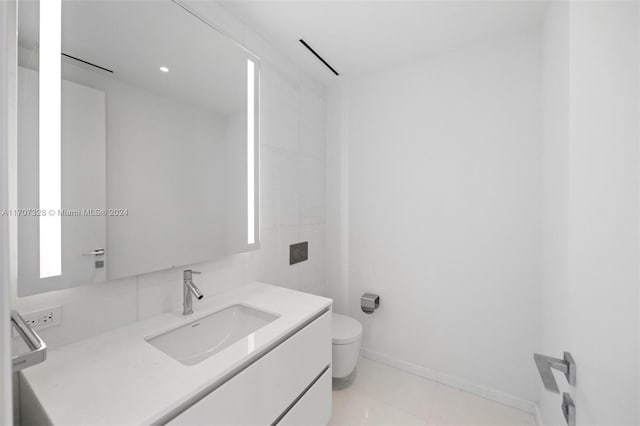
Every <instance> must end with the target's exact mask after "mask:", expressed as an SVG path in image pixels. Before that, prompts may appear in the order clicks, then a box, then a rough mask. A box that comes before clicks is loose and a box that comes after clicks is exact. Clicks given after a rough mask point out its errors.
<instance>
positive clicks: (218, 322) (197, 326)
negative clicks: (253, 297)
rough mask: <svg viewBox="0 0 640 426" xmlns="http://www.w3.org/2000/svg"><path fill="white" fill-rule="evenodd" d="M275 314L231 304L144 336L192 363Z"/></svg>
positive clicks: (157, 346)
mask: <svg viewBox="0 0 640 426" xmlns="http://www.w3.org/2000/svg"><path fill="white" fill-rule="evenodd" d="M277 318H278V315H274V314H270V313H268V312H264V311H261V310H259V309H255V308H250V307H248V306H245V305H239V304H238V305H231V306H229V307H228V308H225V309H222V310H220V311H218V312H214V313H212V314H210V315H207V316H205V317H202V318H199V319H197V320H195V321H193V322H190V323H188V324H185V325H183V326H180V327H178V328H174V329H173V330H170V331H167V332H165V333H162V334H160V335H158V336H155V337H150V338H147V339H145V340H146V341H147V342H148V343H149V344H151V345H153V346H155V347H156V348H158V349H159V350H161V351H162V352H164V353H165V354H167V355H169V356H170V357H172V358H174V359H176V360H178V361H180V362H181V363H182V364H184V365H194V364H198V363H199V362H202V361H204V360H205V359H207V358H209V357H210V356H212V355H215V354H217V353H218V352H220V351H221V350H223V349H224V348H226V347H229V346H231V345H232V344H234V343H236V342H237V341H239V340H240V339H242V338H244V337H247V336H250V335H251V334H253V333H255V332H256V331H257V330H259V329H261V328H262V327H264V326H265V325H267V324H269V323H270V322H272V321H274V320H276V319H277ZM250 342H252V340H250ZM248 349H249V350H253V348H248Z"/></svg>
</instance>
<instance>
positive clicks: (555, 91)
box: [540, 2, 640, 425]
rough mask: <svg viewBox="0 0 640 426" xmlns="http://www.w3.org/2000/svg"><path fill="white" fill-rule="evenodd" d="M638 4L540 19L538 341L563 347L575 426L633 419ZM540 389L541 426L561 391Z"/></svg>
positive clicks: (575, 8) (557, 349) (598, 5)
mask: <svg viewBox="0 0 640 426" xmlns="http://www.w3.org/2000/svg"><path fill="white" fill-rule="evenodd" d="M638 9H639V5H638V3H637V2H575V3H570V4H569V5H555V4H554V5H552V6H551V8H550V9H549V12H548V15H547V18H546V23H545V27H544V39H545V44H544V45H543V51H544V58H545V60H546V61H547V63H546V68H545V70H547V73H546V74H545V78H544V85H543V88H544V98H545V105H546V106H548V107H549V108H548V110H547V111H546V114H545V120H544V122H545V125H544V127H545V130H546V132H545V137H544V145H545V147H546V148H547V149H546V155H545V157H544V163H545V170H547V171H548V174H547V176H548V177H549V182H548V184H547V185H545V193H546V194H548V196H547V197H545V210H546V211H547V212H553V215H554V217H551V216H547V218H548V219H549V220H548V221H547V222H545V230H546V231H547V232H546V235H548V238H545V240H544V248H545V250H546V252H547V253H559V255H558V256H555V257H553V256H546V257H545V261H544V262H543V271H544V272H543V277H545V278H546V279H545V280H543V294H542V308H543V309H542V314H543V317H545V318H546V319H547V320H546V321H545V322H544V323H543V335H542V337H543V340H542V346H541V347H542V348H544V350H549V351H552V352H554V353H555V354H556V355H557V356H559V355H560V353H561V351H563V350H570V351H571V352H572V354H573V356H574V358H575V360H576V363H577V366H578V370H577V371H578V377H577V386H576V387H575V388H573V389H569V392H570V393H572V394H573V397H574V399H575V401H576V407H577V421H578V424H582V425H603V424H610V425H614V424H615V425H636V424H638V423H639V422H640V412H639V411H638V410H639V409H640V404H638V402H639V401H640V391H639V383H638V378H639V365H638V360H639V359H640V353H639V348H638V334H639V330H638V328H639V327H638V326H639V324H638V318H639V317H638V314H639V309H638V304H639V303H638V297H639V292H638V278H639V275H638V259H639V258H638V255H639V254H640V253H639V249H638V245H639V235H638V230H639V229H638V220H639V217H640V209H639V206H638V191H639V189H640V188H639V181H638V178H639V177H640V176H639V166H638V142H639V141H638V136H639V132H638V114H639V108H638V104H639V101H640V96H639V89H640V85H639V80H640V66H639V48H640V43H639V37H640V27H639V12H640V11H639V10H638ZM551 104H554V105H555V107H554V108H553V109H551V107H550V106H551ZM560 105H562V107H560ZM552 180H556V181H557V182H556V183H558V184H559V186H560V187H561V188H558V187H553V185H552V184H551V181H552ZM554 198H560V201H561V203H560V204H558V205H555V206H554V205H552V204H555V203H556V201H557V200H555V199H554ZM556 231H559V232H557V234H556V235H555V237H552V236H551V234H553V233H554V232H556ZM550 355H553V353H550ZM557 378H558V380H559V383H560V384H561V386H562V387H563V388H564V389H563V390H566V388H567V386H566V381H565V380H564V378H562V377H561V376H560V375H558V376H557ZM540 395H541V398H540V409H541V413H542V417H543V419H544V421H545V423H546V424H563V423H564V422H563V419H562V418H561V416H560V415H559V409H558V406H557V404H559V402H560V399H559V396H558V395H555V396H550V395H549V394H548V393H546V392H545V391H544V390H543V389H540Z"/></svg>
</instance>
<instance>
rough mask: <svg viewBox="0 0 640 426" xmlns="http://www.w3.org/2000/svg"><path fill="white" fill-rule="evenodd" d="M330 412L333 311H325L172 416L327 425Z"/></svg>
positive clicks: (180, 420) (179, 421)
mask: <svg viewBox="0 0 640 426" xmlns="http://www.w3.org/2000/svg"><path fill="white" fill-rule="evenodd" d="M330 417H331V312H325V313H324V314H322V315H321V316H320V317H319V318H317V319H315V320H314V321H312V322H311V323H309V324H308V325H306V326H305V327H304V328H302V329H301V330H299V331H298V332H296V333H295V334H293V335H292V336H291V337H289V338H288V339H287V340H285V341H284V342H282V343H281V344H279V345H278V346H276V347H275V348H273V349H272V350H271V351H269V352H268V353H266V354H265V355H264V356H262V357H261V358H259V359H258V360H256V361H255V362H254V363H253V364H251V365H250V366H248V367H247V368H245V369H244V370H242V371H241V372H240V373H238V374H237V375H235V376H233V377H232V378H231V379H229V380H228V381H227V382H226V383H224V384H223V385H221V386H220V387H218V388H217V389H215V390H213V391H211V393H209V394H208V395H206V396H204V397H203V398H202V399H200V400H199V401H197V402H196V403H195V404H193V405H192V406H191V407H189V408H187V409H186V410H185V411H183V412H182V413H181V414H179V415H178V416H177V417H175V418H173V419H172V420H171V421H169V424H172V425H205V424H206V425H268V424H274V423H276V424H292V425H293V424H298V425H300V424H304V425H324V424H327V423H328V421H329V418H330Z"/></svg>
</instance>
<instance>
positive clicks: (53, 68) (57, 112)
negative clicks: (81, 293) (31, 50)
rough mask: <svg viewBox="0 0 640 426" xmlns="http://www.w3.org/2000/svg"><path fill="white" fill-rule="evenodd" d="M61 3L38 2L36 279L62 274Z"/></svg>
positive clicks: (58, 0) (50, 1) (56, 1)
mask: <svg viewBox="0 0 640 426" xmlns="http://www.w3.org/2000/svg"><path fill="white" fill-rule="evenodd" d="M61 27H62V3H61V0H40V73H39V74H40V77H39V79H40V88H39V90H40V102H39V111H40V116H39V125H40V127H39V175H40V176H39V203H40V206H39V207H40V209H41V210H42V211H45V212H46V215H41V216H40V278H47V277H54V276H57V275H61V274H62V220H61V216H60V215H59V214H58V210H60V208H61V207H62V189H61V177H60V174H61V172H60V170H61V168H60V166H61V149H60V138H61V134H60V133H61V102H60V100H61V96H60V95H61V68H60V67H61V60H60V52H61V47H62V41H61V39H62V34H61V33H62V28H61Z"/></svg>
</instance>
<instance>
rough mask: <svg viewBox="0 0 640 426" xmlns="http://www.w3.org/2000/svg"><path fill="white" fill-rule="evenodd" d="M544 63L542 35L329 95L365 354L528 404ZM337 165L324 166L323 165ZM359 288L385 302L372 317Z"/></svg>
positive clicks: (352, 295)
mask: <svg viewBox="0 0 640 426" xmlns="http://www.w3.org/2000/svg"><path fill="white" fill-rule="evenodd" d="M540 59H541V58H540V37H539V32H529V33H525V34H520V35H516V36H512V37H509V38H504V39H500V40H495V41H491V42H488V43H484V44H482V45H476V46H474V47H470V48H467V49H464V50H459V51H456V52H452V53H448V54H445V55H440V56H434V57H432V58H429V59H426V60H423V61H421V62H418V63H414V64H412V65H410V66H406V67H401V68H395V69H393V70H391V71H388V72H382V73H377V74H374V75H371V76H368V77H365V78H362V79H358V80H356V81H352V82H349V83H348V84H345V87H341V88H337V89H333V90H332V91H331V92H330V96H329V101H330V106H331V107H332V108H335V107H336V105H339V103H340V101H339V100H338V101H335V99H334V98H340V97H346V99H347V100H346V102H347V106H346V111H343V113H344V114H345V117H346V118H344V120H345V121H347V126H348V129H347V130H346V132H347V133H348V134H347V135H346V136H345V137H342V139H344V140H343V141H342V143H346V144H347V145H348V152H347V153H346V156H347V158H348V176H347V177H346V181H348V200H349V203H348V207H346V210H344V209H343V210H342V212H341V213H339V214H341V215H344V214H345V211H346V212H347V214H348V218H349V222H348V234H347V235H348V238H347V239H348V243H347V245H348V262H349V264H348V270H349V275H348V288H349V297H348V310H349V312H350V313H351V314H352V315H353V316H354V317H356V318H358V319H360V320H361V321H362V322H363V323H364V330H365V331H364V333H365V334H364V341H363V346H364V348H365V350H366V352H365V353H366V354H369V355H373V356H377V357H379V358H383V359H387V360H391V361H392V362H393V363H396V364H397V363H402V364H404V365H405V366H411V369H413V370H415V371H419V372H422V373H423V374H427V375H430V376H432V377H434V378H435V377H436V376H437V377H438V379H440V380H443V381H447V382H449V383H454V382H455V383H457V384H460V383H466V384H469V383H472V384H474V385H479V386H480V387H483V388H484V389H485V390H486V389H487V388H488V389H491V390H495V391H496V392H493V394H494V396H497V395H498V394H508V395H507V396H506V398H507V399H509V402H510V403H513V404H515V405H518V406H522V407H524V408H527V409H532V404H531V403H529V402H528V401H533V400H535V398H536V396H537V395H536V382H535V381H536V380H538V379H537V378H536V372H535V369H534V367H533V362H532V358H531V356H532V353H533V349H534V345H535V343H536V342H537V340H538V332H539V329H538V321H539V312H538V290H537V286H538V281H539V261H540V259H539V258H540V235H539V234H540V207H539V206H540V181H541V170H540V154H541V153H540V123H541V104H540V102H541V99H540V89H541V81H540V80H541V78H540V74H541V62H540ZM341 125H342V124H341ZM330 132H331V133H330V134H331V135H332V136H335V135H336V134H339V133H340V132H339V131H336V130H335V129H330ZM342 133H343V136H344V131H343V132H342ZM345 141H346V142H345ZM328 146H329V147H330V149H332V150H335V149H336V148H335V147H334V142H333V141H330V142H329V144H328ZM332 158H333V157H332ZM340 167H341V166H340V164H339V162H338V164H336V162H335V161H333V160H332V161H331V162H330V164H329V173H330V174H332V173H335V172H336V170H339V169H340ZM332 187H334V188H335V187H336V186H335V185H334V186H332ZM336 198H339V195H338V196H336V195H335V194H333V193H330V194H329V196H328V199H329V200H330V201H331V200H335V199H336ZM329 205H331V204H329ZM331 212H332V217H331V220H332V221H336V220H338V221H339V219H336V218H335V217H334V216H333V215H334V214H335V212H334V210H331ZM332 223H334V222H332ZM329 241H330V244H336V242H335V241H334V239H333V238H331V239H330V240H329ZM330 266H331V268H330V272H329V273H330V274H335V273H336V272H335V269H334V268H335V265H334V264H333V263H332V264H331V265H330ZM332 276H333V275H332ZM367 291H369V292H373V293H378V294H379V295H380V296H381V307H380V309H379V310H378V311H377V312H376V313H375V314H373V315H371V316H366V315H364V314H363V313H362V312H361V311H360V309H359V297H360V295H361V294H362V293H364V292H367ZM503 396H504V395H503Z"/></svg>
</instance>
